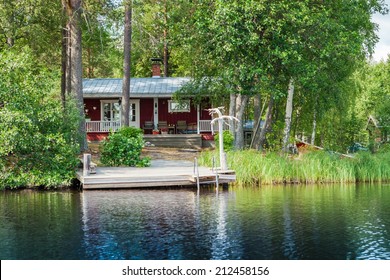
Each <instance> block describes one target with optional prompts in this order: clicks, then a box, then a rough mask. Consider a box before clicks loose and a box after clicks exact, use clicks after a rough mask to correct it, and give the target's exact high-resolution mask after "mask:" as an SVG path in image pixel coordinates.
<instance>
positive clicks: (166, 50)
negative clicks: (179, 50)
mask: <svg viewBox="0 0 390 280" xmlns="http://www.w3.org/2000/svg"><path fill="white" fill-rule="evenodd" d="M167 5H168V4H167V0H165V1H164V31H163V36H164V58H163V60H164V77H169V48H168V6H167Z"/></svg>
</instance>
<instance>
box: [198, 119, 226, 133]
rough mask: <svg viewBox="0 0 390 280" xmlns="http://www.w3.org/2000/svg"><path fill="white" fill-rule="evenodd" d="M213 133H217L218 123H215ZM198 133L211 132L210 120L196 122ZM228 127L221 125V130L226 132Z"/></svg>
mask: <svg viewBox="0 0 390 280" xmlns="http://www.w3.org/2000/svg"><path fill="white" fill-rule="evenodd" d="M213 126H214V127H213V128H214V132H218V122H215V123H214V125H213ZM198 128H199V129H198V131H199V132H211V131H212V130H211V120H199V122H198ZM228 129H229V126H228V124H227V123H224V124H223V130H228Z"/></svg>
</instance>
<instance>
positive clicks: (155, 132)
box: [152, 129, 160, 134]
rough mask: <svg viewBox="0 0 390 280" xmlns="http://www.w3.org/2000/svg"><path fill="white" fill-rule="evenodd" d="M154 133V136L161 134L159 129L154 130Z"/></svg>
mask: <svg viewBox="0 0 390 280" xmlns="http://www.w3.org/2000/svg"><path fill="white" fill-rule="evenodd" d="M152 133H153V134H160V130H158V129H153V131H152Z"/></svg>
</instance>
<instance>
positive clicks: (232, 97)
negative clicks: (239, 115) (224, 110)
mask: <svg viewBox="0 0 390 280" xmlns="http://www.w3.org/2000/svg"><path fill="white" fill-rule="evenodd" d="M236 98H237V96H236V94H235V93H231V94H230V104H229V116H232V117H235V116H236ZM229 130H230V133H231V134H232V135H233V136H234V137H235V133H236V123H235V121H232V120H231V121H229Z"/></svg>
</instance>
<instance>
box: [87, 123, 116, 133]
mask: <svg viewBox="0 0 390 280" xmlns="http://www.w3.org/2000/svg"><path fill="white" fill-rule="evenodd" d="M120 127H121V122H120V121H86V122H85V130H86V131H87V132H110V131H117V130H118V129H119V128H120Z"/></svg>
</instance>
